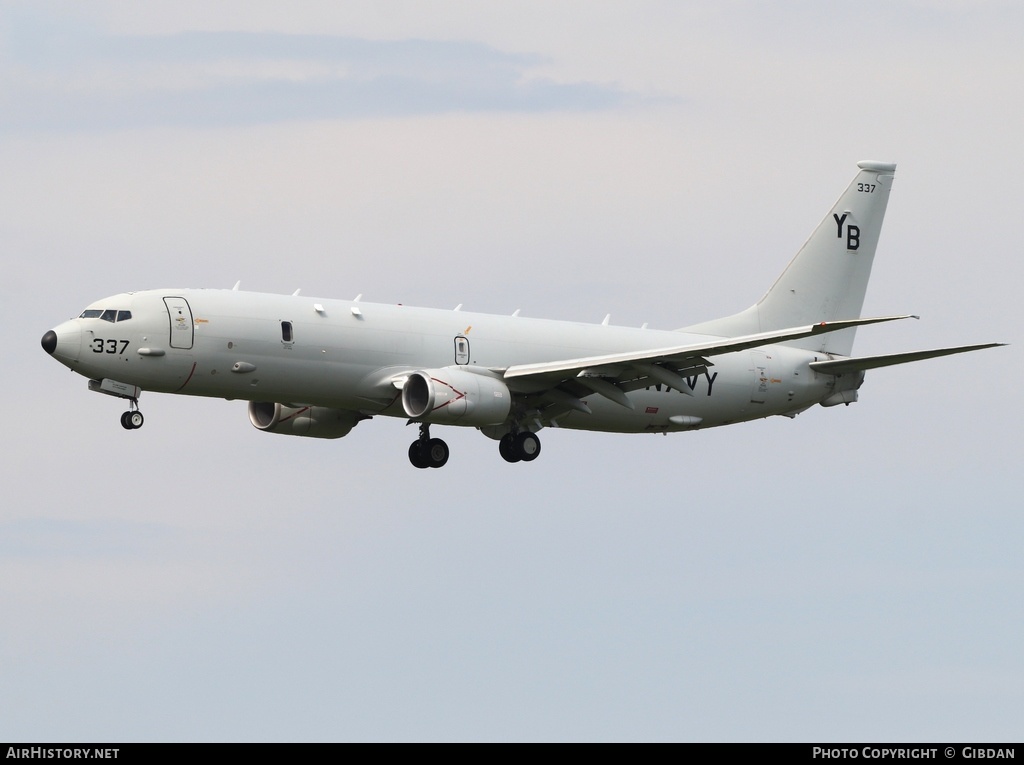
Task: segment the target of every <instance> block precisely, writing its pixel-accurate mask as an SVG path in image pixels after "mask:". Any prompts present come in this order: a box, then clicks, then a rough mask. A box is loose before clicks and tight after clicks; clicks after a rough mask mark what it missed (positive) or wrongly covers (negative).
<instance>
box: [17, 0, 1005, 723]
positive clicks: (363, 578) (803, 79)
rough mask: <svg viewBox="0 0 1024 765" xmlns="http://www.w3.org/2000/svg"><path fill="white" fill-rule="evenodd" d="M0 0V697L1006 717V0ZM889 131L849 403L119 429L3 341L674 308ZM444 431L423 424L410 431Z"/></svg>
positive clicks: (182, 705)
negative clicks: (177, 293) (869, 362)
mask: <svg viewBox="0 0 1024 765" xmlns="http://www.w3.org/2000/svg"><path fill="white" fill-rule="evenodd" d="M279 8H280V7H279V6H278V4H275V3H250V2H246V3H230V2H228V3H218V4H215V5H213V6H212V7H211V4H209V3H187V2H179V3H146V4H144V5H140V4H136V3H124V2H97V3H93V4H90V5H88V6H80V5H79V4H75V3H60V2H53V3H27V2H26V3H3V4H0V72H2V76H0V167H2V168H3V176H4V183H3V184H0V241H2V243H3V252H4V263H5V265H6V266H7V267H6V268H5V278H4V280H3V281H2V282H0V305H2V307H3V308H4V310H5V313H6V315H7V316H8V317H16V321H14V322H8V324H9V326H10V327H12V328H13V331H12V333H11V337H12V338H13V340H12V342H11V343H10V344H9V348H10V351H11V352H10V353H9V354H7V355H6V356H5V360H4V362H3V364H4V366H3V371H4V373H5V374H3V375H2V376H0V379H2V383H0V384H2V385H3V390H4V396H5V399H6V400H7V402H8V417H7V424H6V427H4V428H3V433H4V435H3V439H4V446H5V448H4V453H5V455H6V459H5V460H4V462H3V464H2V467H0V478H2V482H3V483H2V485H3V486H4V489H5V494H6V500H5V501H4V502H3V506H2V509H0V611H2V613H3V614H4V618H3V619H2V625H0V737H2V738H4V739H7V740H35V741H53V740H63V741H84V740H365V739H372V740H406V739H416V740H420V739H430V740H433V739H441V740H448V739H460V740H461V739H472V740H475V739H484V740H493V739H513V740H519V739H525V740H536V739H545V740H546V739H556V740H562V739H567V740H578V739H584V740H605V739H609V740H660V739H665V740H844V741H849V740H925V741H927V740H943V741H944V740H1014V739H1016V738H1019V737H1020V732H1021V728H1020V719H1021V717H1022V713H1024V692H1022V690H1021V688H1024V661H1022V659H1021V657H1020V645H1021V644H1022V642H1024V622H1022V621H1021V619H1020V617H1019V610H1020V603H1021V601H1022V596H1024V567H1022V564H1021V561H1020V540H1021V536H1022V532H1024V523H1022V520H1021V511H1020V508H1019V505H1020V500H1019V497H1020V496H1021V493H1022V491H1021V490H1022V489H1024V481H1022V478H1021V473H1020V468H1019V465H1020V463H1021V461H1022V457H1024V454H1022V451H1024V450H1022V448H1021V445H1020V440H1019V437H1018V436H1017V433H1016V430H1017V428H1018V427H1019V423H1020V422H1021V421H1022V406H1021V403H1020V397H1019V396H1018V395H1017V391H1016V387H1015V384H1014V383H1015V382H1016V377H1017V373H1018V372H1019V370H1020V369H1021V356H1020V351H1019V346H1020V337H1021V335H1022V333H1021V329H1022V324H1024V322H1022V320H1021V318H1020V314H1019V311H1018V310H1017V308H1016V306H1017V304H1018V303H1019V302H1020V298H1019V295H1018V294H1017V293H1018V291H1019V285H1020V284H1022V283H1024V273H1022V266H1021V258H1020V256H1019V250H1020V245H1019V242H1018V241H1017V239H1018V237H1017V235H1016V230H1017V219H1018V217H1019V213H1018V209H1017V208H1018V207H1019V201H1020V199H1021V194H1020V191H1019V189H1018V183H1017V180H1016V177H1015V176H1016V172H1018V171H1019V169H1020V168H1021V167H1022V166H1024V161H1022V160H1024V149H1022V144H1021V141H1020V140H1019V136H1020V131H1021V127H1022V125H1024V95H1022V91H1021V89H1020V83H1019V79H1020V72H1021V71H1024V53H1022V51H1021V48H1020V45H1019V40H1020V39H1021V32H1022V31H1024V25H1022V12H1021V10H1020V9H1019V7H1018V5H1017V4H1014V3H983V4H977V3H957V2H926V1H925V0H920V1H919V2H897V3H891V2H889V3H866V4H858V5H857V6H856V8H854V6H850V7H848V8H833V7H826V6H823V5H821V4H818V3H801V2H794V3H781V4H762V3H755V2H739V1H738V2H732V3H716V4H713V5H712V4H691V3H668V2H666V3H659V2H650V3H629V4H622V3H595V2H586V3H583V2H580V3H571V2H566V3H557V4H550V3H531V2H516V3H501V2H493V3H487V4H479V3H463V2H454V1H452V2H435V3H422V2H415V3H414V2H410V3H400V2H373V3H345V4H344V8H339V7H338V4H336V3H331V2H324V3H317V2H305V3H303V2H299V3H291V4H289V6H288V9H287V11H283V10H279ZM868 158H870V159H878V160H883V161H895V162H898V163H899V170H898V171H897V177H896V182H895V186H894V190H893V194H892V198H891V202H890V206H889V212H888V215H887V219H886V223H885V227H884V229H883V232H882V239H881V244H880V247H879V254H878V259H877V261H876V265H875V270H874V276H873V279H872V284H871V286H870V289H869V292H868V299H867V305H866V307H865V310H866V312H867V313H872V314H890V313H902V312H913V313H918V314H921V316H922V319H921V321H919V322H903V323H900V324H899V325H886V326H883V327H872V328H868V329H865V330H862V331H861V334H860V335H859V336H858V344H857V351H858V352H860V353H865V354H867V353H885V352H896V351H900V350H911V349H916V348H928V347H936V346H942V345H948V344H956V343H968V342H983V341H990V340H995V341H1003V342H1009V343H1012V344H1013V345H1011V346H1010V347H1009V348H1003V349H997V350H992V351H986V352H983V353H978V354H972V355H970V356H961V357H955V358H949V359H940V360H934V361H930V362H923V363H921V364H914V365H907V366H905V367H900V368H893V369H883V370H876V371H873V372H871V373H869V374H868V379H867V382H866V384H865V386H864V388H863V389H862V391H861V401H860V402H859V403H858V404H856V405H855V406H851V407H848V408H845V407H844V408H837V409H831V410H824V409H820V408H819V409H815V410H811V411H808V412H806V413H804V414H802V415H800V416H799V417H798V418H797V419H796V420H794V421H790V420H786V419H782V418H775V419H773V420H769V421H763V422H758V423H752V424H748V425H740V426H736V427H730V428H724V429H719V430H716V431H708V432H701V433H694V434H680V435H676V436H673V437H666V438H662V437H654V436H635V437H630V436H610V435H600V434H586V433H572V432H566V431H544V432H543V433H542V436H543V439H544V452H543V454H542V455H541V458H540V459H539V460H537V461H536V462H534V463H531V464H529V465H522V464H520V465H508V464H506V463H505V462H504V461H502V460H501V459H500V457H499V456H498V454H497V449H496V448H495V446H494V443H493V442H492V441H490V440H489V439H486V438H484V437H483V436H481V435H480V434H479V433H476V432H475V431H472V430H468V431H467V430H461V429H455V428H447V429H441V430H443V431H444V433H443V435H444V437H445V438H446V440H448V442H449V444H450V445H451V448H452V457H451V460H450V462H449V464H448V466H446V467H445V469H444V470H439V471H417V470H415V469H413V468H411V467H410V466H409V465H408V462H407V460H406V456H405V452H406V448H407V445H408V442H409V441H410V440H411V439H412V437H413V435H414V434H413V433H412V432H411V429H409V428H406V427H405V426H404V423H402V422H400V421H386V420H383V419H380V418H378V419H375V420H373V421H372V422H364V423H362V424H360V425H359V426H358V427H357V428H356V429H355V430H354V431H353V432H352V433H351V434H350V435H349V436H347V437H346V438H344V439H342V440H340V441H336V442H323V441H318V440H307V439H297V438H295V439H289V438H284V437H280V436H273V435H266V434H263V433H260V432H258V431H256V430H255V429H253V428H252V427H251V426H250V425H249V423H248V419H247V417H246V415H245V406H244V404H242V403H239V402H223V401H206V400H191V399H185V398H176V397H169V396H159V395H155V394H150V395H144V397H143V399H142V402H141V403H142V409H143V410H144V411H145V413H146V417H147V421H146V426H145V428H143V429H142V430H140V431H138V432H132V433H127V432H125V431H124V430H122V429H121V427H120V426H119V424H118V422H117V417H118V415H119V413H120V411H121V405H120V403H119V402H117V401H115V400H113V399H109V398H107V397H102V396H97V395H94V394H92V393H89V392H88V391H87V389H86V385H85V381H84V380H82V379H81V378H79V377H77V376H74V375H72V374H70V373H68V372H67V370H65V369H63V368H62V367H60V366H59V365H58V364H55V363H54V362H53V360H52V359H49V358H48V357H47V356H46V354H45V353H43V351H42V350H41V349H40V348H39V337H40V336H41V335H42V334H43V332H45V331H46V330H47V329H49V328H50V327H52V326H54V325H55V324H57V323H58V322H60V321H62V320H64V319H66V318H68V317H69V316H72V315H75V314H77V313H78V312H79V311H80V310H81V309H82V308H83V307H84V306H85V305H86V304H87V303H89V302H91V301H93V300H95V299H98V298H101V297H103V296H105V295H109V294H113V293H117V292H120V291H123V290H131V289H145V288H152V287H165V286H166V287H170V286H182V287H184V286H188V287H230V286H231V285H232V284H234V282H235V281H236V280H238V279H241V280H242V283H243V286H244V287H245V288H248V289H255V290H265V291H273V292H287V293H290V292H293V291H294V290H295V289H296V288H302V290H303V294H307V295H322V296H325V297H341V298H350V297H353V296H355V295H356V294H358V293H363V294H364V296H365V299H366V300H373V301H381V302H403V303H407V304H422V305H430V306H438V307H453V306H455V305H456V304H458V303H464V304H465V306H466V309H467V310H479V311H494V312H496V313H511V312H512V311H513V310H515V309H517V308H519V309H522V310H523V313H524V314H525V315H531V316H543V317H553V318H566V319H573V320H581V321H594V322H599V321H600V320H601V319H602V318H603V317H604V315H605V314H606V313H608V312H611V314H612V321H613V323H617V324H627V325H634V326H636V325H640V324H641V323H643V322H650V323H651V325H652V326H656V327H661V328H668V327H678V326H682V325H685V324H688V323H692V322H696V321H699V320H702V319H707V318H711V317H713V316H716V315H722V314H725V313H731V312H733V311H735V310H738V309H741V308H743V307H745V306H747V305H749V304H750V303H751V302H753V301H754V300H755V299H756V298H757V297H758V296H759V295H760V294H761V293H762V292H763V291H764V289H765V288H766V287H767V286H768V285H769V284H770V283H771V281H772V279H774V278H775V276H776V275H777V274H778V273H779V272H780V271H781V269H782V268H783V266H784V265H785V263H786V262H787V261H788V259H789V258H790V257H791V256H792V254H793V253H794V252H795V251H796V250H797V249H798V248H799V246H800V245H801V244H802V243H803V241H804V239H805V238H806V236H807V235H808V234H809V233H810V231H811V229H812V228H813V227H814V226H815V225H816V224H817V222H818V220H819V219H820V217H821V215H823V214H824V213H825V211H826V210H827V209H828V208H829V206H830V205H831V203H832V202H833V201H834V199H835V198H836V197H837V196H838V194H839V193H840V191H841V190H842V189H843V188H844V187H845V185H846V184H847V183H848V182H849V180H850V179H851V178H852V177H853V174H854V172H855V163H856V162H857V161H858V160H861V159H868ZM438 433H439V434H440V431H438Z"/></svg>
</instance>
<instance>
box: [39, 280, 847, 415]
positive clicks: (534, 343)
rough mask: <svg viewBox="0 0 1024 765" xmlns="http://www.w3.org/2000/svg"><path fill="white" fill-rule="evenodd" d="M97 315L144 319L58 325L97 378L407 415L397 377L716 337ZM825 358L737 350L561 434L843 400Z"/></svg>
mask: <svg viewBox="0 0 1024 765" xmlns="http://www.w3.org/2000/svg"><path fill="white" fill-rule="evenodd" d="M90 309H92V311H93V312H94V313H95V312H97V311H98V312H100V313H101V314H102V312H104V311H106V312H108V316H109V313H110V312H113V311H120V312H121V313H122V314H123V313H124V312H125V311H128V312H130V314H131V318H130V319H128V320H124V321H113V322H112V321H107V320H104V319H103V318H100V317H99V316H97V317H92V318H81V317H80V318H76V319H72V320H70V321H68V322H65V323H64V324H61V325H60V326H58V327H56V328H55V330H54V332H55V333H56V335H57V338H58V342H57V347H56V349H55V351H54V352H53V355H54V356H55V357H56V358H57V359H58V360H60V361H61V362H62V363H64V364H66V365H67V366H69V367H70V368H71V369H73V370H74V371H76V372H78V373H79V374H82V375H83V376H85V377H88V378H90V379H94V380H102V379H111V380H116V381H119V382H121V383H125V384H128V385H133V386H138V387H139V388H140V389H141V390H145V391H156V392H163V393H177V394H183V395H192V396H209V397H217V398H226V399H244V400H249V401H268V402H279V403H287V404H290V405H294V406H306V405H310V406H320V407H328V408H331V409H342V410H348V411H353V412H360V413H363V414H365V415H385V416H395V417H407V414H406V412H405V411H404V410H403V408H402V405H401V401H400V393H401V391H400V387H397V386H396V385H395V384H393V382H392V381H393V378H396V377H399V378H400V377H401V375H403V374H405V373H407V372H408V371H409V370H410V369H437V368H443V367H452V366H456V367H465V368H466V370H467V371H472V370H502V369H506V368H508V367H510V366H514V365H516V364H526V363H536V362H543V361H549V360H557V359H565V358H574V357H587V356H595V355H599V354H603V353H611V352H621V351H624V350H625V351H629V350H644V349H655V348H663V347H668V346H678V345H681V344H685V343H689V342H699V341H706V340H707V339H708V338H707V336H704V335H689V334H685V333H680V332H676V331H660V330H653V329H634V328H628V327H615V326H606V325H591V324H582V323H574V322H563V321H551V320H541V319H530V318H525V317H519V316H498V315H491V314H480V313H469V312H463V311H448V310H438V309H427V308H415V307H408V306H402V305H384V304H374V303H363V302H358V303H357V302H351V301H339V300H324V299H319V298H309V297H305V296H298V295H271V294H260V293H249V292H239V291H234V290H190V289H182V290H154V291H146V292H135V293H125V294H121V295H116V296H113V297H111V298H107V299H104V300H101V301H98V302H96V303H94V304H93V305H92V306H90ZM85 313H86V314H87V313H89V310H88V309H87V311H86V312H85ZM114 318H116V314H115V316H114ZM823 358H826V356H825V354H821V353H814V352H810V351H806V350H801V349H797V348H790V347H786V346H783V345H773V346H764V347H761V348H758V349H755V350H749V351H740V352H737V353H729V354H723V355H720V356H716V357H715V359H714V363H713V365H711V366H708V367H707V368H706V369H703V370H700V371H695V372H694V373H692V374H687V375H684V376H683V379H684V380H685V383H686V385H685V386H684V389H683V390H682V391H680V390H677V389H675V388H672V387H669V386H668V385H664V384H662V383H660V382H657V381H655V380H653V379H648V380H646V381H645V382H646V384H645V385H644V386H643V387H640V388H638V389H636V390H632V391H629V392H628V393H626V394H625V395H626V396H628V399H629V401H630V403H631V404H632V408H629V407H627V406H624V405H622V404H621V403H617V402H615V401H613V400H610V399H608V398H606V397H604V396H602V395H600V394H598V393H593V394H591V395H589V396H585V397H583V401H584V402H585V403H586V405H587V406H588V408H589V409H590V413H585V412H581V411H568V412H565V413H564V414H562V415H561V416H559V417H558V418H557V422H555V423H554V424H556V425H557V426H559V427H566V428H576V429H583V430H600V431H613V432H623V433H639V432H672V431H680V430H690V429H695V428H704V427H713V426H716V425H725V424H729V423H732V422H740V421H744V420H751V419H756V418H760V417H765V416H767V415H771V414H788V413H793V412H797V411H801V410H803V409H806V408H807V407H809V406H811V405H813V404H815V403H818V402H820V401H821V400H823V399H824V398H826V397H827V396H829V395H830V394H831V393H832V391H833V389H834V387H835V377H834V376H832V375H818V374H815V373H814V372H813V371H812V370H811V368H810V367H809V366H808V364H809V363H810V362H812V361H815V360H818V359H823ZM672 418H676V419H675V420H673V419H672ZM446 424H462V423H458V422H453V423H446ZM467 424H476V423H467Z"/></svg>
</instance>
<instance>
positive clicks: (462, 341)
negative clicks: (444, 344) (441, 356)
mask: <svg viewBox="0 0 1024 765" xmlns="http://www.w3.org/2000/svg"><path fill="white" fill-rule="evenodd" d="M455 363H456V364H468V363H469V338H468V337H466V336H465V335H456V336H455Z"/></svg>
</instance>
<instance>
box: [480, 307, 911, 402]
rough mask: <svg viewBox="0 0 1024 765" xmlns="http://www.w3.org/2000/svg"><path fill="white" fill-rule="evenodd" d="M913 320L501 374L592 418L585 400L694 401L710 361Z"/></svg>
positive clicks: (825, 326)
mask: <svg viewBox="0 0 1024 765" xmlns="http://www.w3.org/2000/svg"><path fill="white" fill-rule="evenodd" d="M909 318H916V317H912V316H910V315H904V316H884V317H880V318H871V319H848V320H842V321H830V322H821V323H819V324H811V325H807V326H802V327H791V328H789V329H779V330H772V331H770V332H760V333H757V334H753V335H742V336H739V337H728V338H715V339H714V340H711V341H709V342H706V343H690V344H688V345H679V346H673V347H669V348H656V349H647V350H642V351H627V352H624V353H609V354H603V355H600V356H584V357H581V358H576V359H564V360H559V361H546V362H541V363H537V364H517V365H514V366H511V367H508V368H507V369H503V370H495V371H496V372H499V373H500V374H501V375H502V377H503V379H504V380H505V382H506V384H507V385H508V386H509V389H510V390H512V391H513V392H514V393H517V394H520V395H525V396H532V397H534V398H535V399H536V400H535V402H534V403H535V404H536V405H537V407H538V408H539V409H550V410H552V411H551V414H554V413H555V412H557V411H558V410H563V411H568V410H570V409H573V410H576V411H580V412H586V413H589V412H590V409H589V407H588V406H587V404H586V402H584V401H583V400H582V399H583V398H585V397H586V396H588V395H590V394H592V393H597V394H599V395H601V396H604V397H605V398H608V399H610V400H612V401H614V402H616V403H617V404H621V405H622V406H624V407H627V408H629V409H632V408H633V404H632V403H631V402H630V400H629V398H628V397H627V396H626V395H625V393H626V392H628V391H631V390H637V389H638V388H643V387H645V386H649V385H652V384H663V385H666V386H668V387H670V388H674V389H675V390H678V391H680V392H681V393H684V394H686V395H688V396H691V395H693V392H692V391H693V386H692V385H688V384H687V383H686V381H685V379H684V378H685V377H687V376H692V375H697V374H703V373H704V372H705V371H707V368H708V367H710V366H714V364H713V363H712V362H711V361H709V358H710V357H714V356H719V355H722V354H726V353H735V352H737V351H743V350H746V349H748V348H757V347H760V346H763V345H772V344H775V343H784V342H786V341H788V340H797V339H800V338H804V337H811V336H813V335H819V334H823V333H826V332H837V331H839V330H842V329H849V328H850V327H860V326H863V325H866V324H878V323H881V322H886V321H896V320H897V319H909ZM555 416H557V414H555Z"/></svg>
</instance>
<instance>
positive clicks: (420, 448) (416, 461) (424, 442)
mask: <svg viewBox="0 0 1024 765" xmlns="http://www.w3.org/2000/svg"><path fill="white" fill-rule="evenodd" d="M447 461H448V444H446V443H445V442H444V441H442V440H441V439H440V438H431V437H430V425H428V424H427V423H422V424H421V425H420V437H419V438H417V439H416V440H415V441H413V442H412V443H411V444H409V462H411V463H412V464H413V467H418V468H439V467H443V466H444V464H445V463H446V462H447Z"/></svg>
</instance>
